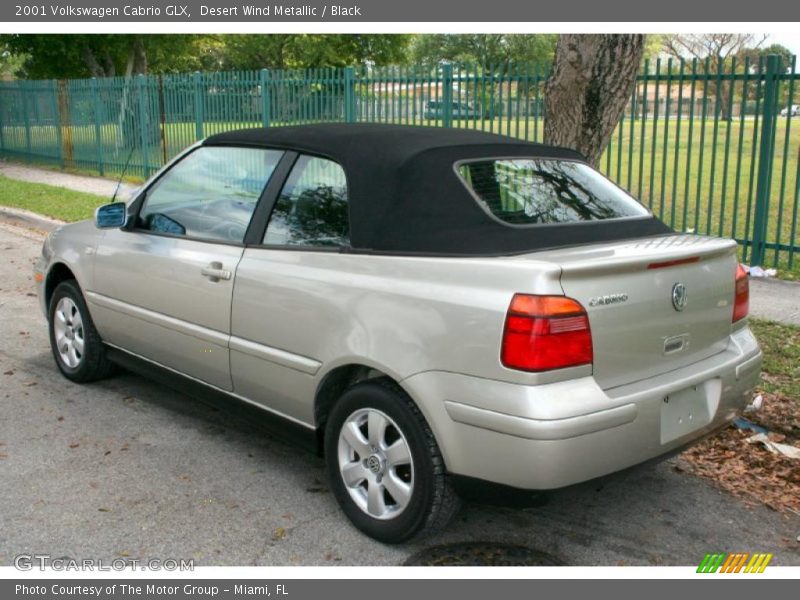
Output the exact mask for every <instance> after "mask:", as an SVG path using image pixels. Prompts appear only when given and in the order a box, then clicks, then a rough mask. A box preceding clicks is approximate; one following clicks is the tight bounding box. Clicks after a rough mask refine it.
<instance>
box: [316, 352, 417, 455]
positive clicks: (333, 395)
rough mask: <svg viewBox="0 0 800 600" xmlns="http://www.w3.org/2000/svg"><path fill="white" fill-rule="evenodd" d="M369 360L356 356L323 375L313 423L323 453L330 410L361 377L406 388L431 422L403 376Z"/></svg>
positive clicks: (361, 379)
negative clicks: (405, 383)
mask: <svg viewBox="0 0 800 600" xmlns="http://www.w3.org/2000/svg"><path fill="white" fill-rule="evenodd" d="M368 362H369V361H358V360H354V361H352V362H346V363H343V364H340V365H337V366H335V367H333V368H330V369H329V370H328V371H327V372H326V373H325V374H324V375H323V376H322V378H321V379H320V382H319V385H318V386H317V391H316V394H315V396H314V427H315V429H316V432H317V446H318V448H319V453H320V454H322V451H323V448H324V442H325V440H324V437H325V425H326V423H327V422H328V416H329V415H330V412H331V410H332V409H333V407H334V405H335V404H336V402H337V400H338V399H339V398H340V397H341V395H342V394H343V393H344V391H345V390H346V389H347V388H349V387H351V386H352V385H355V384H356V383H360V382H362V381H368V380H370V379H379V378H385V379H388V380H390V381H392V382H394V383H395V384H397V386H398V387H400V388H401V389H403V391H404V392H405V393H406V395H407V396H408V397H409V398H410V399H411V401H412V402H413V403H414V404H415V405H416V406H417V408H418V409H419V410H420V412H421V413H422V415H423V416H424V418H425V419H426V421H428V424H429V425H431V424H430V419H429V415H428V414H427V411H426V410H425V409H424V407H423V406H421V404H420V403H419V402H418V401H417V399H416V398H414V396H413V395H412V394H411V393H409V391H408V390H407V389H406V387H405V386H404V385H403V384H402V377H400V376H399V375H398V374H396V373H394V372H392V371H391V370H390V369H385V368H383V367H381V366H379V365H373V364H368Z"/></svg>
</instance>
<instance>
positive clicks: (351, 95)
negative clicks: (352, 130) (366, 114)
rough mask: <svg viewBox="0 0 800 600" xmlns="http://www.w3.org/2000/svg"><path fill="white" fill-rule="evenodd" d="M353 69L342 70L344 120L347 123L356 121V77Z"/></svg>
mask: <svg viewBox="0 0 800 600" xmlns="http://www.w3.org/2000/svg"><path fill="white" fill-rule="evenodd" d="M355 75H356V74H355V69H353V67H345V69H344V120H345V122H347V123H355V121H356V76H355Z"/></svg>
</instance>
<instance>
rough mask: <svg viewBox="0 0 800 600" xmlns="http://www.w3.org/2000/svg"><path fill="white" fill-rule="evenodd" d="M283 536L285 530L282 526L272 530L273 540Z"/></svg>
mask: <svg viewBox="0 0 800 600" xmlns="http://www.w3.org/2000/svg"><path fill="white" fill-rule="evenodd" d="M285 537H286V530H285V529H284V528H283V527H278V528H277V529H276V530H275V531H273V532H272V539H273V540H282V539H283V538H285Z"/></svg>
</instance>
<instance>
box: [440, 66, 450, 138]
mask: <svg viewBox="0 0 800 600" xmlns="http://www.w3.org/2000/svg"><path fill="white" fill-rule="evenodd" d="M452 126H453V65H449V64H448V65H443V66H442V127H452Z"/></svg>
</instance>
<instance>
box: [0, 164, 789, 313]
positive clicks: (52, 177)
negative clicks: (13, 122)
mask: <svg viewBox="0 0 800 600" xmlns="http://www.w3.org/2000/svg"><path fill="white" fill-rule="evenodd" d="M0 174H2V175H5V176H6V177H9V178H11V179H20V180H23V181H30V182H33V183H46V184H48V185H56V186H60V187H65V188H68V189H72V190H77V191H79V192H87V193H91V194H98V195H101V196H107V197H108V198H109V199H110V198H111V196H112V195H113V194H114V188H115V187H116V185H117V182H116V181H114V180H112V179H106V178H103V177H88V176H84V175H73V174H71V173H62V172H59V171H49V170H46V169H37V168H34V167H26V166H22V165H17V164H13V163H7V162H3V161H0ZM135 189H136V186H133V185H130V184H123V185H122V186H121V187H120V191H119V194H117V197H118V198H120V199H125V198H127V195H128V194H129V193H130V192H132V191H133V190H135ZM0 222H3V223H6V224H8V225H15V226H18V227H19V226H21V227H25V228H27V229H31V230H38V231H43V232H49V231H52V230H53V229H55V227H57V226H58V225H59V222H58V221H54V220H52V219H48V218H46V217H41V216H40V215H37V214H35V213H31V212H28V211H22V210H18V209H12V208H6V207H3V206H0ZM750 314H751V315H753V316H754V317H758V318H761V319H769V320H770V321H777V322H779V323H783V324H785V325H797V326H800V282H793V281H781V280H778V279H751V280H750Z"/></svg>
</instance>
